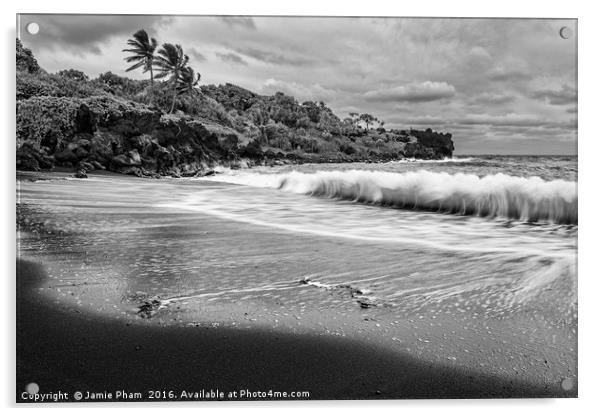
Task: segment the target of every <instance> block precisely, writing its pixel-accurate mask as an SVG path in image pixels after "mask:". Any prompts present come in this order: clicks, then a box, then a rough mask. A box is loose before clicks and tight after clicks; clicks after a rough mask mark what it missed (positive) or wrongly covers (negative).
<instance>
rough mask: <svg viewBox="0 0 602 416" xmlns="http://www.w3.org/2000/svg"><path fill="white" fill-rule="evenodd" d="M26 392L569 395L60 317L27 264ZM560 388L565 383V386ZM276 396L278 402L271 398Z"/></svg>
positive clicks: (371, 359) (188, 331) (351, 354)
mask: <svg viewBox="0 0 602 416" xmlns="http://www.w3.org/2000/svg"><path fill="white" fill-rule="evenodd" d="M17 267H18V270H19V279H20V286H19V292H20V296H19V299H18V326H17V333H18V334H19V343H18V348H17V356H18V358H19V361H18V370H19V371H18V380H17V386H18V393H17V400H18V401H22V398H21V392H22V391H23V390H21V389H22V388H23V386H25V385H27V384H28V383H30V382H36V383H37V384H39V385H40V387H41V392H57V391H59V390H61V391H66V392H70V393H72V392H75V391H82V392H84V391H95V392H103V391H109V392H115V391H118V390H125V391H127V392H141V393H142V394H143V395H144V396H145V397H146V395H147V393H148V391H150V390H159V391H164V390H173V391H175V392H177V393H178V395H179V393H180V392H181V391H182V390H186V391H192V392H194V391H199V390H201V389H204V390H206V391H209V390H211V389H213V390H216V389H219V390H220V391H226V392H228V391H239V390H249V391H251V392H255V391H262V392H267V391H270V390H272V391H277V392H297V391H309V392H310V398H311V399H351V398H354V399H355V398H357V399H359V398H367V399H387V398H388V399H391V398H433V397H441V398H465V397H473V398H475V397H476V398H486V397H552V396H556V397H557V396H559V395H565V394H566V392H563V391H562V390H561V389H560V388H557V389H547V388H542V387H538V386H533V385H528V384H523V383H516V382H513V381H512V380H504V379H498V378H495V377H491V376H486V375H482V374H479V373H477V372H465V371H457V370H454V369H453V368H446V367H443V366H433V365H428V364H425V363H421V362H420V361H419V360H416V359H413V358H411V357H408V356H404V354H400V353H396V352H393V351H390V350H387V349H386V348H382V347H380V346H377V345H370V344H366V343H362V342H355V341H348V340H341V339H337V338H334V337H323V336H308V335H302V336H300V335H292V334H287V333H285V332H274V331H261V330H233V329H220V328H211V329H209V328H178V327H152V326H145V325H126V324H123V323H121V322H116V321H111V320H108V319H100V318H97V317H87V316H85V315H82V314H78V313H74V312H68V311H60V310H57V309H55V308H53V307H51V306H49V305H46V304H45V303H44V301H43V300H40V299H38V298H36V296H35V293H33V292H32V291H31V287H32V286H33V285H36V284H39V283H40V282H42V281H43V280H44V279H45V278H46V276H45V275H44V270H43V268H42V267H41V266H40V265H37V264H35V263H31V262H26V261H19V262H18V265H17ZM558 387H560V386H558ZM268 399H269V398H268Z"/></svg>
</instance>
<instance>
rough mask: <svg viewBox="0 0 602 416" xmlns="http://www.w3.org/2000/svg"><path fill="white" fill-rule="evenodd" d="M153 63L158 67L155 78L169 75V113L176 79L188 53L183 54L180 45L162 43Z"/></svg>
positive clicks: (174, 103)
mask: <svg viewBox="0 0 602 416" xmlns="http://www.w3.org/2000/svg"><path fill="white" fill-rule="evenodd" d="M155 63H156V66H157V68H158V69H159V73H158V74H157V78H165V77H167V76H169V77H170V79H169V82H170V83H171V88H172V89H173V92H172V101H171V108H170V110H169V113H170V114H171V113H173V110H174V107H175V105H176V96H177V94H178V80H179V79H180V78H181V77H182V72H183V71H184V69H185V68H186V66H187V65H188V55H185V54H184V51H183V50H182V47H181V46H180V45H174V44H172V43H164V44H163V46H162V47H161V49H160V50H159V52H158V56H157V57H156V58H155Z"/></svg>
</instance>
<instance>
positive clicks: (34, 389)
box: [25, 383, 40, 394]
mask: <svg viewBox="0 0 602 416" xmlns="http://www.w3.org/2000/svg"><path fill="white" fill-rule="evenodd" d="M25 391H26V392H27V393H29V394H38V392H39V391H40V386H38V385H37V383H29V384H28V385H27V386H25Z"/></svg>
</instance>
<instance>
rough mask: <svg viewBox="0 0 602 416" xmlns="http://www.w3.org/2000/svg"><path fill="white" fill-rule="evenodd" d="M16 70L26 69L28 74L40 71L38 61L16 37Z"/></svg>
mask: <svg viewBox="0 0 602 416" xmlns="http://www.w3.org/2000/svg"><path fill="white" fill-rule="evenodd" d="M17 70H19V71H27V72H29V73H30V74H37V73H38V72H39V71H40V66H39V65H38V61H36V58H34V56H33V54H32V53H31V50H30V49H27V48H24V47H23V44H22V43H21V41H20V40H19V39H17Z"/></svg>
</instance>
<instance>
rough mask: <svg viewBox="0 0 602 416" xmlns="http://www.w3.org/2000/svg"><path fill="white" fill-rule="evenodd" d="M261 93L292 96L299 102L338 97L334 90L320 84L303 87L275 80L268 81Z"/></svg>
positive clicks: (295, 83)
mask: <svg viewBox="0 0 602 416" xmlns="http://www.w3.org/2000/svg"><path fill="white" fill-rule="evenodd" d="M259 92H260V93H261V94H265V95H272V94H275V93H276V92H282V93H284V94H286V95H292V96H293V97H295V98H297V99H298V100H299V101H306V100H312V101H329V100H332V99H333V98H334V97H335V95H336V92H335V91H334V90H331V89H328V88H325V87H323V86H322V85H320V84H312V85H303V84H299V83H297V82H286V81H282V80H277V79H274V78H269V79H267V80H266V81H265V82H264V83H263V85H262V86H261V89H260V91H259Z"/></svg>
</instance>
